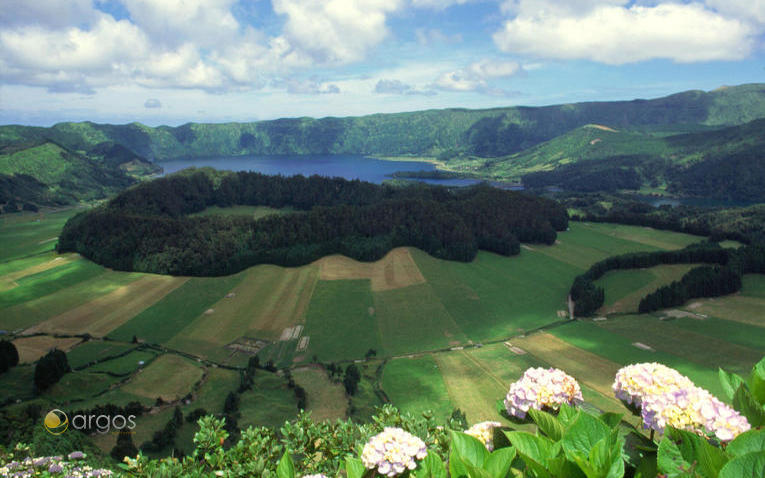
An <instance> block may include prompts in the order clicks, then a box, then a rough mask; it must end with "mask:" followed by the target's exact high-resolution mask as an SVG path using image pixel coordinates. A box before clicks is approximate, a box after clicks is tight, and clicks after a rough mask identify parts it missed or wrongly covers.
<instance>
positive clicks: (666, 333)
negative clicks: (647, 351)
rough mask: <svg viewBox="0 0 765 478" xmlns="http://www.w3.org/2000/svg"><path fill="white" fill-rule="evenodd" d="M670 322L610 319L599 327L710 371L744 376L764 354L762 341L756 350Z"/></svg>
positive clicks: (649, 317) (648, 317) (643, 317)
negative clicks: (721, 371) (719, 368)
mask: <svg viewBox="0 0 765 478" xmlns="http://www.w3.org/2000/svg"><path fill="white" fill-rule="evenodd" d="M691 320H692V319H691ZM672 322H674V321H663V320H659V319H658V318H656V317H654V316H652V315H629V316H619V317H615V318H611V319H609V320H607V321H605V322H599V323H598V325H599V326H600V327H603V328H604V329H606V330H608V331H609V332H613V333H615V334H619V335H621V336H622V337H625V338H627V339H628V340H630V341H632V342H640V343H643V344H646V345H648V346H650V347H652V348H653V349H655V350H656V351H657V352H664V353H667V354H672V355H675V356H677V357H680V358H682V359H685V360H688V361H689V362H693V363H697V364H700V365H702V366H704V367H708V368H709V369H710V370H717V367H723V368H725V369H727V370H730V371H735V372H737V373H747V372H748V371H749V370H751V368H752V366H753V365H754V364H755V363H757V362H758V361H759V360H760V359H761V358H762V356H763V355H765V342H761V343H762V345H761V346H760V347H759V350H757V349H753V348H749V347H744V346H742V345H738V344H735V343H731V342H729V341H727V340H725V338H723V337H717V336H715V334H712V335H706V334H702V333H699V332H698V331H694V330H692V329H690V328H680V327H675V326H674V325H672ZM698 322H702V321H701V320H699V321H698Z"/></svg>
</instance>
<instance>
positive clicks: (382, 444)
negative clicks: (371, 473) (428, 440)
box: [361, 427, 428, 477]
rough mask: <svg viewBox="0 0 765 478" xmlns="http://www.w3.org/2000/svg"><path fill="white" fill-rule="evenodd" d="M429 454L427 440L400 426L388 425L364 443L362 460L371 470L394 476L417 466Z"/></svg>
mask: <svg viewBox="0 0 765 478" xmlns="http://www.w3.org/2000/svg"><path fill="white" fill-rule="evenodd" d="M427 455H428V449H427V447H426V446H425V442H423V441H422V440H420V439H419V438H417V437H416V436H414V435H412V434H411V433H408V432H406V431H404V430H402V429H400V428H393V427H386V428H385V429H384V430H383V431H382V432H381V433H378V434H377V435H375V436H373V437H372V438H371V439H370V440H369V442H368V443H367V444H366V445H364V450H362V452H361V461H362V462H363V463H364V466H365V467H366V468H367V469H369V470H374V469H377V473H379V474H381V475H384V476H388V477H392V476H398V475H400V474H402V473H404V472H406V471H407V470H414V469H415V468H417V462H416V461H415V460H421V459H423V458H425V457H426V456H427Z"/></svg>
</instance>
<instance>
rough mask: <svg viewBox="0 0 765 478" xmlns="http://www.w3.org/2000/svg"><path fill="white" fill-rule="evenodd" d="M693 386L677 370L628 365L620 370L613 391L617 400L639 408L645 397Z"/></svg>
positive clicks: (657, 366) (656, 366)
mask: <svg viewBox="0 0 765 478" xmlns="http://www.w3.org/2000/svg"><path fill="white" fill-rule="evenodd" d="M693 386H694V384H693V382H692V381H691V379H689V378H688V377H686V376H685V375H682V374H681V373H680V372H678V371H677V370H675V369H673V368H669V367H667V366H666V365H662V364H660V363H656V362H652V363H637V364H633V365H627V366H626V367H622V368H621V369H619V371H618V372H616V378H615V379H614V385H613V390H614V395H616V398H618V399H619V400H621V401H623V402H625V403H627V404H629V405H634V406H635V407H638V408H639V407H641V406H642V403H643V400H644V399H645V397H649V396H654V395H658V394H662V393H665V392H671V391H674V390H678V389H685V388H691V387H693Z"/></svg>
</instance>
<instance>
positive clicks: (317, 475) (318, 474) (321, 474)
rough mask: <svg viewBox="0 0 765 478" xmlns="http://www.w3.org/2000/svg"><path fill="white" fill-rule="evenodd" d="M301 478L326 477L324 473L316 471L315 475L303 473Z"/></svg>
mask: <svg viewBox="0 0 765 478" xmlns="http://www.w3.org/2000/svg"><path fill="white" fill-rule="evenodd" d="M303 478H327V475H325V474H324V473H316V474H315V475H303Z"/></svg>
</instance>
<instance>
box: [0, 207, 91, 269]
mask: <svg viewBox="0 0 765 478" xmlns="http://www.w3.org/2000/svg"><path fill="white" fill-rule="evenodd" d="M80 211H81V209H67V210H65V211H58V212H50V213H45V212H39V213H15V214H4V215H2V216H0V262H7V261H10V260H13V259H18V258H21V257H25V256H31V255H33V254H40V253H43V252H47V251H52V250H53V249H54V248H55V246H56V238H57V237H58V235H59V233H60V232H61V229H62V228H63V227H64V224H65V223H66V221H67V220H68V219H69V218H70V217H72V216H73V215H75V214H76V213H78V212H80Z"/></svg>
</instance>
